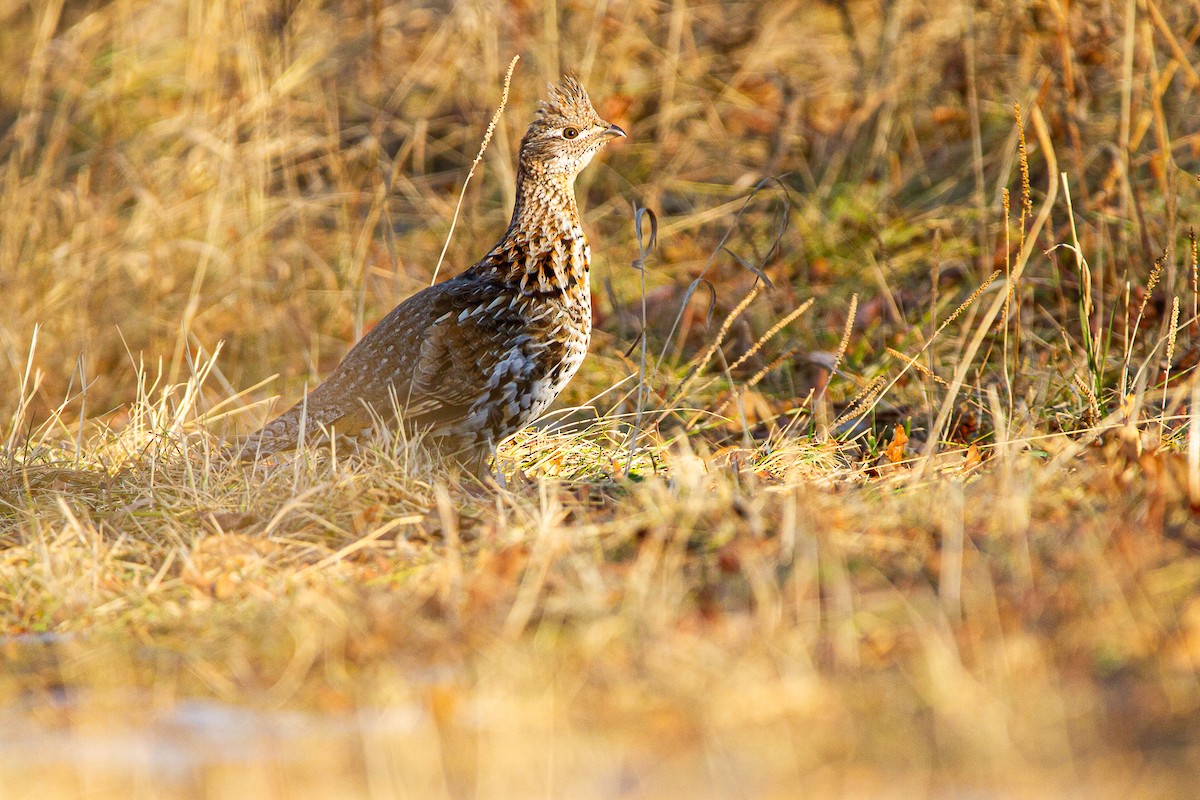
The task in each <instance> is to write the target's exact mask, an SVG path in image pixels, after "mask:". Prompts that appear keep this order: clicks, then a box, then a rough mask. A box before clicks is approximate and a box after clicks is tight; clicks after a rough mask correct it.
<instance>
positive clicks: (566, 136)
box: [563, 128, 579, 139]
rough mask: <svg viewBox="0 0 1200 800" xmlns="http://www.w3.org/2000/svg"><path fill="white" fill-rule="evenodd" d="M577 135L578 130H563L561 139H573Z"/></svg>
mask: <svg viewBox="0 0 1200 800" xmlns="http://www.w3.org/2000/svg"><path fill="white" fill-rule="evenodd" d="M578 135H579V129H578V128H563V138H564V139H574V138H575V137H576V136H578Z"/></svg>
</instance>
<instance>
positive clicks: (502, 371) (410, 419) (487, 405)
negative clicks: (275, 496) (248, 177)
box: [241, 76, 625, 472]
mask: <svg viewBox="0 0 1200 800" xmlns="http://www.w3.org/2000/svg"><path fill="white" fill-rule="evenodd" d="M623 136H625V132H624V131H623V130H621V129H620V128H619V127H617V126H616V125H610V124H609V123H607V122H605V121H604V120H602V119H600V117H599V116H598V115H597V114H596V111H595V109H593V108H592V103H591V101H590V100H589V99H588V95H587V92H586V91H585V90H584V88H583V86H582V85H581V84H580V83H579V81H578V80H576V79H575V78H573V77H570V76H568V77H565V78H564V79H563V80H562V82H561V83H560V84H559V85H558V86H551V87H550V97H549V99H548V100H545V101H543V102H542V103H541V105H540V107H539V109H538V112H537V116H536V118H535V120H534V122H533V124H532V125H530V126H529V130H528V132H526V134H525V137H524V139H522V140H521V150H520V155H519V157H518V163H517V190H516V207H515V208H514V209H513V215H512V222H510V223H509V226H508V230H506V231H505V232H504V236H503V237H502V238H501V239H500V241H499V242H498V243H497V244H496V245H495V246H494V247H493V248H492V249H491V250H489V251H488V253H487V255H485V256H484V257H483V258H481V259H480V260H479V261H477V262H476V263H475V264H474V265H473V266H472V267H470V268H469V269H467V270H465V271H464V272H462V273H461V274H459V275H457V276H456V277H454V278H451V279H450V280H447V281H444V282H443V283H439V284H437V285H434V286H430V287H429V288H427V289H424V290H422V291H420V292H418V293H417V294H415V295H413V296H412V297H409V298H408V299H407V300H405V301H404V302H402V303H401V304H400V305H398V306H396V307H395V308H394V309H392V311H391V312H390V313H389V314H388V315H387V316H385V317H384V318H383V319H382V320H381V321H380V322H379V324H378V325H376V326H375V327H374V328H373V329H372V330H371V331H370V332H369V333H368V334H367V335H366V336H364V337H363V338H362V339H361V340H360V341H359V342H358V344H356V345H355V346H354V347H353V348H352V349H351V350H350V352H349V353H348V354H347V355H346V357H345V359H344V360H343V361H342V363H341V364H339V365H338V367H337V369H335V370H334V372H333V374H332V375H330V376H329V378H328V380H326V381H325V382H324V383H322V384H321V385H319V386H318V387H317V388H316V389H314V390H313V391H312V392H311V393H309V395H308V397H307V398H305V399H304V400H302V401H301V402H300V403H298V404H296V405H295V406H294V407H292V408H291V409H290V410H289V411H287V412H286V413H285V414H283V415H282V416H280V417H278V418H277V419H275V420H274V421H273V422H271V423H270V424H268V425H267V426H266V427H264V428H263V429H262V430H260V431H258V432H257V433H255V434H254V435H252V436H251V437H250V439H249V440H248V441H247V442H246V443H245V444H244V445H243V446H242V448H241V457H242V458H243V459H246V460H251V459H255V458H257V457H259V456H265V455H270V454H273V453H277V452H280V451H283V450H288V449H292V448H295V447H297V446H298V445H299V443H300V438H301V436H302V435H303V436H304V438H305V439H306V440H307V441H309V442H319V441H324V440H326V439H327V437H328V436H329V435H330V433H333V432H336V434H338V435H346V436H358V435H360V434H362V433H364V432H365V431H367V430H369V429H370V428H372V427H373V425H374V424H375V422H376V420H382V421H384V422H386V423H388V424H392V425H395V424H397V423H399V424H401V425H403V427H404V429H405V430H407V431H410V432H412V431H419V430H423V431H426V432H427V434H428V437H429V439H430V440H432V443H433V444H434V445H435V446H436V448H437V449H438V450H439V451H440V452H442V453H444V454H446V455H448V456H451V457H453V458H454V459H455V460H457V461H459V462H460V463H462V464H463V465H464V466H466V467H467V468H469V469H471V470H472V471H475V472H479V471H481V470H483V469H484V468H485V465H486V463H487V459H488V457H489V456H490V455H491V454H492V453H493V452H494V449H495V447H496V445H497V444H498V443H499V442H500V441H501V440H502V439H504V438H505V437H507V436H509V435H510V434H512V433H515V432H516V431H518V430H520V429H521V428H522V427H524V426H525V425H527V424H529V423H530V422H532V421H533V420H534V419H536V418H537V417H538V416H540V415H541V414H542V413H543V412H544V411H545V410H546V409H547V408H548V407H549V405H550V403H551V402H552V401H553V400H554V398H555V397H557V396H558V393H559V392H560V391H562V388H563V387H564V386H565V385H566V384H567V381H569V380H570V379H571V377H572V376H573V375H574V374H575V372H576V370H578V369H579V365H580V364H581V363H582V362H583V358H584V355H585V354H586V353H587V349H588V341H589V340H590V338H591V329H592V314H591V303H590V297H589V291H588V262H589V260H590V256H591V252H590V249H589V247H588V242H587V238H586V237H585V236H584V234H583V228H582V226H581V224H580V219H579V209H578V206H577V205H576V203H575V177H576V176H577V175H578V174H579V172H580V170H582V169H583V168H584V167H585V166H587V164H588V162H590V161H591V160H592V157H593V156H594V155H596V153H597V152H599V151H600V149H601V148H603V147H604V145H605V144H607V143H608V142H609V141H610V140H611V139H613V138H616V137H623ZM397 414H398V416H399V420H397V419H396V417H397Z"/></svg>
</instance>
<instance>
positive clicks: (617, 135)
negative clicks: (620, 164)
mask: <svg viewBox="0 0 1200 800" xmlns="http://www.w3.org/2000/svg"><path fill="white" fill-rule="evenodd" d="M600 135H601V136H603V137H604V138H605V139H628V138H629V134H627V133H625V131H623V130H621V126H620V125H609V126H608V127H607V128H605V129H604V130H603V131H601V132H600Z"/></svg>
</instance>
